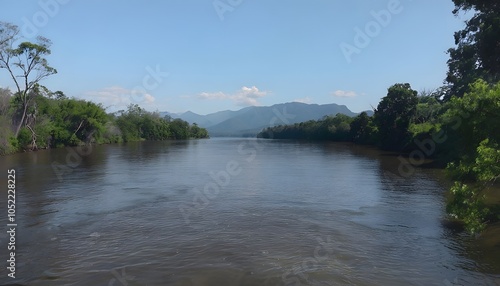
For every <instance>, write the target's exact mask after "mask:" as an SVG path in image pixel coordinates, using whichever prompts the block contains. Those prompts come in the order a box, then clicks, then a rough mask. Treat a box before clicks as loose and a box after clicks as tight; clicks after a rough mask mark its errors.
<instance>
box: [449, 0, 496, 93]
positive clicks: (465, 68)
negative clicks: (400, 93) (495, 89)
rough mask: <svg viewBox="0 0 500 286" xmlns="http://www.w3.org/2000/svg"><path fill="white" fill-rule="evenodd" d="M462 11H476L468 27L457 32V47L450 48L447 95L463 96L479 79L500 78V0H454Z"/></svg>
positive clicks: (457, 9)
mask: <svg viewBox="0 0 500 286" xmlns="http://www.w3.org/2000/svg"><path fill="white" fill-rule="evenodd" d="M453 2H454V3H455V9H454V10H453V13H454V14H455V15H458V14H459V13H460V12H461V11H465V12H467V11H474V15H473V16H472V17H471V18H470V19H469V20H468V21H466V22H465V23H466V27H465V29H463V30H461V31H458V32H456V33H455V44H456V45H457V46H456V47H455V48H451V49H449V50H448V53H449V54H450V59H449V60H448V68H449V70H448V73H447V77H446V81H447V82H448V83H449V84H450V90H449V92H447V94H446V95H445V99H446V100H448V99H450V98H451V97H452V96H457V97H462V96H463V95H464V94H465V93H466V92H468V91H469V90H470V89H469V86H470V85H471V84H472V83H473V82H475V80H476V79H478V78H482V79H483V80H485V81H487V82H488V83H495V82H497V81H499V80H500V2H498V1H491V0H453Z"/></svg>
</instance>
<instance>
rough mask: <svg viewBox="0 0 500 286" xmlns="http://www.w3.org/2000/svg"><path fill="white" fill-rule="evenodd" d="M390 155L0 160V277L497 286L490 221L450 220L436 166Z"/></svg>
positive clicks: (295, 146)
mask: <svg viewBox="0 0 500 286" xmlns="http://www.w3.org/2000/svg"><path fill="white" fill-rule="evenodd" d="M399 164H400V161H399V160H398V159H397V157H396V156H394V155H391V154H387V153H384V152H382V151H379V150H376V149H371V148H366V147H360V146H351V145H347V144H339V143H305V142H295V141H280V140H257V139H239V138H231V139H218V138H216V139H209V140H193V141H168V142H139V143H130V144H123V145H104V146H92V147H88V148H82V149H68V148H66V149H57V150H49V151H39V152H32V153H22V154H15V155H11V156H5V157H0V171H1V178H0V184H1V188H3V189H5V190H7V171H8V170H10V169H14V170H15V172H16V216H15V219H16V223H17V228H16V236H15V239H16V240H15V243H16V245H15V246H16V256H15V257H16V269H15V277H16V278H15V279H13V278H10V277H8V276H7V274H8V273H9V272H8V270H7V269H6V268H7V266H8V263H7V262H6V260H7V259H8V258H9V251H8V250H7V245H8V242H9V239H10V238H9V234H8V233H7V231H8V230H9V228H8V227H7V191H4V192H3V195H2V196H1V197H0V205H1V207H0V211H1V213H0V225H1V227H2V228H3V229H4V230H3V231H2V232H1V234H0V259H1V260H2V261H4V264H3V265H4V266H3V267H2V270H1V271H0V275H1V276H0V285H115V286H133V285H179V286H181V285H186V286H187V285H443V286H449V285H500V227H495V226H494V227H492V228H490V229H488V231H487V232H485V233H484V234H483V235H481V236H480V237H471V236H469V235H466V234H464V233H462V232H459V231H457V230H454V229H453V228H450V227H449V226H448V225H449V224H447V223H446V219H445V218H446V214H445V202H446V189H447V188H448V187H449V184H450V182H449V181H448V180H447V179H446V178H445V177H444V175H443V171H442V170H437V169H416V170H415V173H413V174H412V175H411V176H407V177H402V176H400V175H399V171H398V167H399Z"/></svg>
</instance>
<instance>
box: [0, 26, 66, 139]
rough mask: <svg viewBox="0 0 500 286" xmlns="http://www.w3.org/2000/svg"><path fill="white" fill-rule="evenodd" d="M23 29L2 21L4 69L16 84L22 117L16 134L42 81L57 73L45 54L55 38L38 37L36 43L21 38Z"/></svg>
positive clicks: (0, 36)
mask: <svg viewBox="0 0 500 286" xmlns="http://www.w3.org/2000/svg"><path fill="white" fill-rule="evenodd" d="M18 35H19V28H18V27H17V26H15V25H12V24H9V23H4V22H0V68H4V69H6V70H7V71H8V73H9V75H10V77H11V78H12V80H13V81H14V83H15V86H16V89H17V93H16V94H15V96H16V102H17V103H18V104H19V114H20V118H19V119H18V122H17V127H16V131H15V135H16V136H17V135H18V134H19V130H20V129H21V127H22V126H23V125H25V124H26V117H27V113H28V108H29V106H30V104H31V103H32V101H33V98H34V96H36V95H37V92H36V89H37V86H38V83H39V82H40V81H41V80H42V79H44V78H46V77H48V76H50V75H52V74H55V73H57V70H56V69H54V68H52V67H50V66H49V64H48V62H47V59H45V56H47V55H50V46H51V44H52V43H51V41H50V40H49V39H47V38H44V37H38V38H37V42H36V43H31V42H22V43H20V44H19V45H18V46H17V47H15V44H16V42H18V41H19V39H20V38H19V37H18Z"/></svg>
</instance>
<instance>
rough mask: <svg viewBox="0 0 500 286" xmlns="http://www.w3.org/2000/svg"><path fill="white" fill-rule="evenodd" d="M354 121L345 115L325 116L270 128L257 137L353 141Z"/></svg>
mask: <svg viewBox="0 0 500 286" xmlns="http://www.w3.org/2000/svg"><path fill="white" fill-rule="evenodd" d="M352 121H353V119H352V118H351V117H349V116H347V115H344V114H340V113H339V114H337V115H335V116H325V117H324V118H323V119H321V120H317V121H316V120H310V121H307V122H301V123H295V124H292V125H279V126H275V127H268V128H266V129H264V130H263V131H261V132H260V133H259V134H258V135H257V137H260V138H274V139H307V140H333V141H351V122H352Z"/></svg>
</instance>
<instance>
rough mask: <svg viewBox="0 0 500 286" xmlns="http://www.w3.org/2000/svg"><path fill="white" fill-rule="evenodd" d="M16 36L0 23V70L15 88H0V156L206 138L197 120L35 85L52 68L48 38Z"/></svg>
mask: <svg viewBox="0 0 500 286" xmlns="http://www.w3.org/2000/svg"><path fill="white" fill-rule="evenodd" d="M20 41H21V38H20V37H19V29H18V27H17V26H15V25H12V24H9V23H3V22H0V69H3V70H5V71H6V74H7V75H8V76H9V77H10V78H11V79H12V83H13V84H14V85H15V87H16V89H15V90H14V91H11V90H9V89H6V88H0V155H5V154H10V153H15V152H19V151H25V150H37V149H40V148H44V149H45V148H58V147H63V146H77V145H82V144H94V143H97V144H103V143H117V142H127V141H138V140H166V139H189V138H207V137H208V132H207V131H206V130H205V129H203V128H200V127H198V126H197V125H190V124H189V123H187V122H185V121H183V120H180V119H175V120H172V119H171V118H169V117H165V118H161V117H160V116H159V114H158V113H155V112H148V111H146V110H144V109H142V108H141V107H139V106H138V105H134V104H131V105H129V106H128V108H127V110H124V111H119V112H116V113H113V114H108V113H107V112H106V110H105V108H104V107H103V106H102V105H100V104H96V103H93V102H90V101H85V100H80V99H75V98H68V97H67V96H66V95H65V94H64V93H63V92H62V91H56V92H52V91H50V90H49V89H47V88H46V87H44V86H42V85H41V84H40V82H41V81H42V80H43V79H45V78H46V77H49V76H51V75H53V74H56V73H57V70H56V69H55V68H53V67H51V66H50V65H49V63H48V61H47V59H46V57H47V56H48V55H50V53H51V50H50V46H51V42H50V40H48V39H46V38H43V37H38V38H37V40H36V42H35V43H31V42H20Z"/></svg>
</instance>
